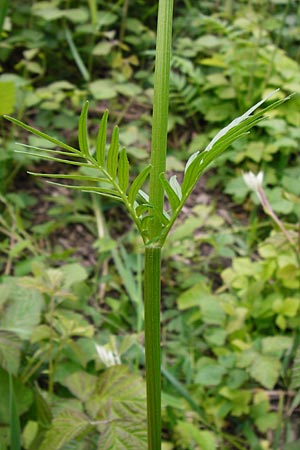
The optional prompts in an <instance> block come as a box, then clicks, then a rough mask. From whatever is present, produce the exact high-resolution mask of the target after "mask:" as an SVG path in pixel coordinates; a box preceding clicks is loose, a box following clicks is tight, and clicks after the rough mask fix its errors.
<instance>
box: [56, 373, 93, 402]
mask: <svg viewBox="0 0 300 450" xmlns="http://www.w3.org/2000/svg"><path fill="white" fill-rule="evenodd" d="M96 384H97V377H96V376H94V375H90V374H89V373H87V372H82V371H81V372H75V373H73V374H72V375H70V376H68V377H67V378H66V379H65V380H64V381H63V385H64V386H66V387H67V388H68V389H69V391H70V392H72V394H73V395H75V397H77V398H78V399H79V400H81V401H82V402H85V401H86V400H88V399H89V398H90V397H91V396H92V394H93V393H94V391H95V389H96Z"/></svg>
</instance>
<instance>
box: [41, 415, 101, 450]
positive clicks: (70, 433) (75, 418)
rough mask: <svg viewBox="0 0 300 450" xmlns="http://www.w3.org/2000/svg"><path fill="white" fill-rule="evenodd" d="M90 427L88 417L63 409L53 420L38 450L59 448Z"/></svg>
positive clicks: (90, 428) (58, 449) (56, 449)
mask: <svg viewBox="0 0 300 450" xmlns="http://www.w3.org/2000/svg"><path fill="white" fill-rule="evenodd" d="M92 429H93V427H92V425H91V424H90V421H89V418H88V417H87V416H86V415H85V414H83V413H80V412H79V411H73V410H65V411H63V412H61V413H60V414H59V415H58V416H57V417H55V419H54V420H53V422H52V425H51V428H50V429H49V430H48V431H47V433H46V436H45V439H44V440H43V442H42V445H41V447H40V448H39V450H60V449H61V448H62V447H63V446H64V445H65V444H67V443H68V442H70V441H71V440H72V439H75V438H77V437H78V436H81V435H82V434H84V433H87V432H88V431H89V430H92Z"/></svg>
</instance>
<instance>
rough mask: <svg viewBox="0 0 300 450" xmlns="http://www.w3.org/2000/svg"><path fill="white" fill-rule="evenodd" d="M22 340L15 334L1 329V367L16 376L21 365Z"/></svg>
mask: <svg viewBox="0 0 300 450" xmlns="http://www.w3.org/2000/svg"><path fill="white" fill-rule="evenodd" d="M21 346H22V342H21V339H20V338H19V337H18V336H17V335H16V334H15V333H13V332H11V331H6V330H1V329H0V366H1V367H3V369H5V370H7V372H9V373H12V374H13V375H16V374H17V372H18V369H19V365H20V357H21Z"/></svg>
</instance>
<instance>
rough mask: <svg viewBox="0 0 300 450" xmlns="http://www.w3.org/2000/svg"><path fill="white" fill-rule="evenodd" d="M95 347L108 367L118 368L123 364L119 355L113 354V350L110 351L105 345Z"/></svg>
mask: <svg viewBox="0 0 300 450" xmlns="http://www.w3.org/2000/svg"><path fill="white" fill-rule="evenodd" d="M95 346H96V350H97V353H98V356H99V358H100V360H101V361H102V362H103V364H104V365H105V366H106V367H111V366H117V365H119V364H121V360H120V357H119V355H117V354H116V353H114V352H112V351H111V350H108V349H107V348H106V347H105V346H103V345H98V344H95Z"/></svg>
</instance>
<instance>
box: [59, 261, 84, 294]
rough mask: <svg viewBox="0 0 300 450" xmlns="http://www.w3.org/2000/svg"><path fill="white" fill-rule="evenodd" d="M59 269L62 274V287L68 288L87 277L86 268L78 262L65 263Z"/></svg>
mask: <svg viewBox="0 0 300 450" xmlns="http://www.w3.org/2000/svg"><path fill="white" fill-rule="evenodd" d="M60 270H61V272H62V273H63V275H64V281H63V287H64V289H69V288H70V287H71V286H73V284H75V283H80V282H81V281H84V280H86V279H87V277H88V274H87V271H86V269H85V268H84V267H82V266H81V265H80V264H78V263H73V264H65V265H63V266H62V267H61V269H60Z"/></svg>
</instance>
